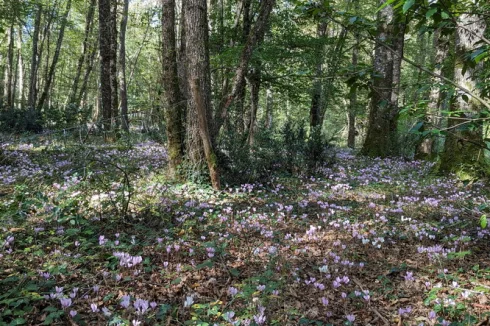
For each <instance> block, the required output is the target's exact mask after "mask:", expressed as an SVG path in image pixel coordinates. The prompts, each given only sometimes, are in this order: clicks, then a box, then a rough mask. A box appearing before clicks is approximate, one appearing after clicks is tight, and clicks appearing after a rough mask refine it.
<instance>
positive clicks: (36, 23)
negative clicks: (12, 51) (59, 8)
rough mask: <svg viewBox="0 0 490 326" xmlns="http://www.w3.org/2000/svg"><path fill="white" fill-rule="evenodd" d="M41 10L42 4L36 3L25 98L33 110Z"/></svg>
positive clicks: (35, 99)
mask: <svg viewBox="0 0 490 326" xmlns="http://www.w3.org/2000/svg"><path fill="white" fill-rule="evenodd" d="M42 11H43V10H42V6H41V5H38V7H37V12H36V18H35V20H34V33H33V35H32V55H31V71H30V72H31V76H30V80H29V95H28V98H27V106H28V107H29V109H30V110H35V108H36V102H37V72H38V69H39V61H38V59H39V57H38V42H39V31H40V28H41V17H42Z"/></svg>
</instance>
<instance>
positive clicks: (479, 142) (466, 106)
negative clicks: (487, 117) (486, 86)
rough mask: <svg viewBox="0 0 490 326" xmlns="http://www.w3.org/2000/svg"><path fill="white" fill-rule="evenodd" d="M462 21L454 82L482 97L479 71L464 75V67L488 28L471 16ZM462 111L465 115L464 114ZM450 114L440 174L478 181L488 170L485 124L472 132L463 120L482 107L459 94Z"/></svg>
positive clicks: (452, 104)
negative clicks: (478, 82) (481, 174)
mask: <svg viewBox="0 0 490 326" xmlns="http://www.w3.org/2000/svg"><path fill="white" fill-rule="evenodd" d="M459 20H460V21H459V22H458V27H457V28H456V44H455V48H456V49H455V63H454V80H455V82H456V83H457V84H459V85H465V88H467V89H469V90H470V91H471V92H473V93H477V94H478V93H479V91H478V88H477V87H476V77H475V69H471V68H468V69H467V70H466V71H463V67H464V60H465V56H466V55H467V53H468V52H470V51H471V50H473V49H474V47H475V44H476V43H477V42H478V41H480V40H481V38H482V36H483V35H484V32H485V29H486V25H485V23H484V20H483V19H481V17H478V16H474V15H473V16H472V15H469V14H462V15H461V16H460V17H459ZM462 26H464V28H462ZM468 30H470V31H471V33H470V32H468ZM465 96H466V95H465ZM466 97H467V96H466ZM462 110H463V111H464V112H460V111H462ZM450 111H451V112H452V113H451V116H450V117H449V118H448V127H447V131H448V133H447V136H446V140H445V143H444V151H443V153H442V155H441V165H440V171H441V172H445V173H456V174H458V176H459V177H460V178H463V179H468V178H470V179H471V178H475V177H478V176H479V175H478V174H479V173H481V168H482V167H486V163H485V155H484V151H483V148H485V143H484V142H483V124H482V123H475V124H473V126H472V128H468V127H467V126H464V125H461V118H466V119H473V118H476V117H478V114H479V113H480V107H479V103H475V101H474V100H472V99H469V98H468V97H467V98H466V100H465V99H464V98H463V94H456V95H455V97H454V98H453V100H452V103H451V107H450ZM457 112H458V113H457Z"/></svg>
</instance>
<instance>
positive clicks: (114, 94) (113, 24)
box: [109, 0, 120, 129]
mask: <svg viewBox="0 0 490 326" xmlns="http://www.w3.org/2000/svg"><path fill="white" fill-rule="evenodd" d="M117 3H118V0H111V9H110V19H109V21H110V34H111V35H110V43H111V44H110V56H111V63H110V69H111V111H112V112H111V124H112V125H113V126H114V127H115V128H116V129H118V128H119V125H120V119H119V96H118V91H119V87H118V80H117Z"/></svg>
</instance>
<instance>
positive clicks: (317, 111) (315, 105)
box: [310, 22, 327, 128]
mask: <svg viewBox="0 0 490 326" xmlns="http://www.w3.org/2000/svg"><path fill="white" fill-rule="evenodd" d="M326 32H327V23H326V22H320V23H318V24H317V26H316V36H317V42H318V44H316V45H315V58H316V71H315V74H316V76H315V79H314V80H313V89H312V92H311V107H310V127H311V128H316V127H318V126H319V125H320V120H321V112H322V106H323V103H322V102H323V101H322V93H323V88H322V78H321V77H322V74H323V42H324V37H325V35H326Z"/></svg>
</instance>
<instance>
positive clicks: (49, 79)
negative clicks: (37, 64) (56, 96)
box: [38, 0, 71, 108]
mask: <svg viewBox="0 0 490 326" xmlns="http://www.w3.org/2000/svg"><path fill="white" fill-rule="evenodd" d="M70 9H71V0H68V2H67V4H66V10H65V13H64V14H63V17H62V20H61V26H60V31H59V35H58V40H57V42H56V49H55V52H54V55H53V61H52V63H51V66H50V68H49V73H48V75H47V77H46V82H45V84H44V90H43V93H42V94H41V97H40V98H39V103H38V107H39V108H42V107H43V106H44V103H45V101H46V98H47V97H48V93H49V90H50V88H51V83H52V82H53V78H54V72H55V70H56V65H57V64H58V59H59V57H60V52H61V45H62V43H63V37H64V35H65V27H66V24H67V22H68V13H69V12H70Z"/></svg>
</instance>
